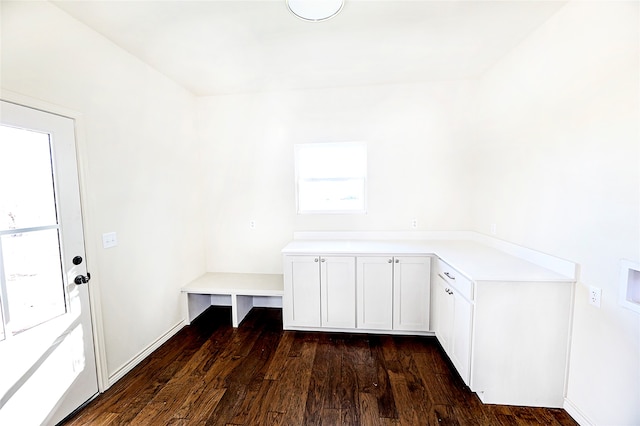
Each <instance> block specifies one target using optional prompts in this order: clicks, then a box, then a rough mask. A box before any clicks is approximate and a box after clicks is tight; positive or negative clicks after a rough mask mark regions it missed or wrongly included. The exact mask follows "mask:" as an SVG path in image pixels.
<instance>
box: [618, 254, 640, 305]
mask: <svg viewBox="0 0 640 426" xmlns="http://www.w3.org/2000/svg"><path fill="white" fill-rule="evenodd" d="M620 304H621V305H622V306H624V307H625V308H628V309H631V310H632V311H636V312H637V313H640V263H637V262H631V261H629V260H624V259H623V260H621V261H620Z"/></svg>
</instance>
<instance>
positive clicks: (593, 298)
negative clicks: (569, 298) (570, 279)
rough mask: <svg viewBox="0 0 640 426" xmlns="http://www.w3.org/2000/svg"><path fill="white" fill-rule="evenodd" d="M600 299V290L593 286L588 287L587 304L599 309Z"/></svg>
mask: <svg viewBox="0 0 640 426" xmlns="http://www.w3.org/2000/svg"><path fill="white" fill-rule="evenodd" d="M601 297H602V289H601V288H598V287H594V286H592V285H591V286H589V304H590V305H593V306H595V307H596V308H599V307H600V299H601Z"/></svg>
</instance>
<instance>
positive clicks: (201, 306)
mask: <svg viewBox="0 0 640 426" xmlns="http://www.w3.org/2000/svg"><path fill="white" fill-rule="evenodd" d="M283 294H284V280H283V277H282V275H281V274H239V273H227V272H208V273H206V274H204V275H203V276H201V277H199V278H197V279H195V280H194V281H192V282H190V283H189V284H187V285H185V286H184V287H182V300H183V307H184V310H185V318H186V323H187V324H191V321H193V320H194V319H195V318H196V317H197V316H198V315H200V314H201V313H202V312H204V311H205V310H206V309H207V308H208V307H209V306H212V305H213V306H231V320H232V323H233V326H234V327H238V325H239V324H240V323H241V322H242V320H243V319H244V317H245V316H246V315H247V314H248V313H249V311H250V310H251V308H253V307H254V306H262V307H277V308H282V295H283Z"/></svg>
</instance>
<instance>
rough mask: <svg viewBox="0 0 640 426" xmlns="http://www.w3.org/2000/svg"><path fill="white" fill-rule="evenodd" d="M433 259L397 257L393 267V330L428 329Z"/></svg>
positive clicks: (425, 257)
mask: <svg viewBox="0 0 640 426" xmlns="http://www.w3.org/2000/svg"><path fill="white" fill-rule="evenodd" d="M430 281H431V258H430V257H427V256H397V257H394V264H393V329H394V330H406V331H427V330H429V304H430Z"/></svg>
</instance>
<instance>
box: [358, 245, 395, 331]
mask: <svg viewBox="0 0 640 426" xmlns="http://www.w3.org/2000/svg"><path fill="white" fill-rule="evenodd" d="M356 276H357V286H356V289H357V294H358V328H365V329H369V330H391V329H392V327H393V303H392V300H393V257H389V256H372V257H358V260H357V274H356Z"/></svg>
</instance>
